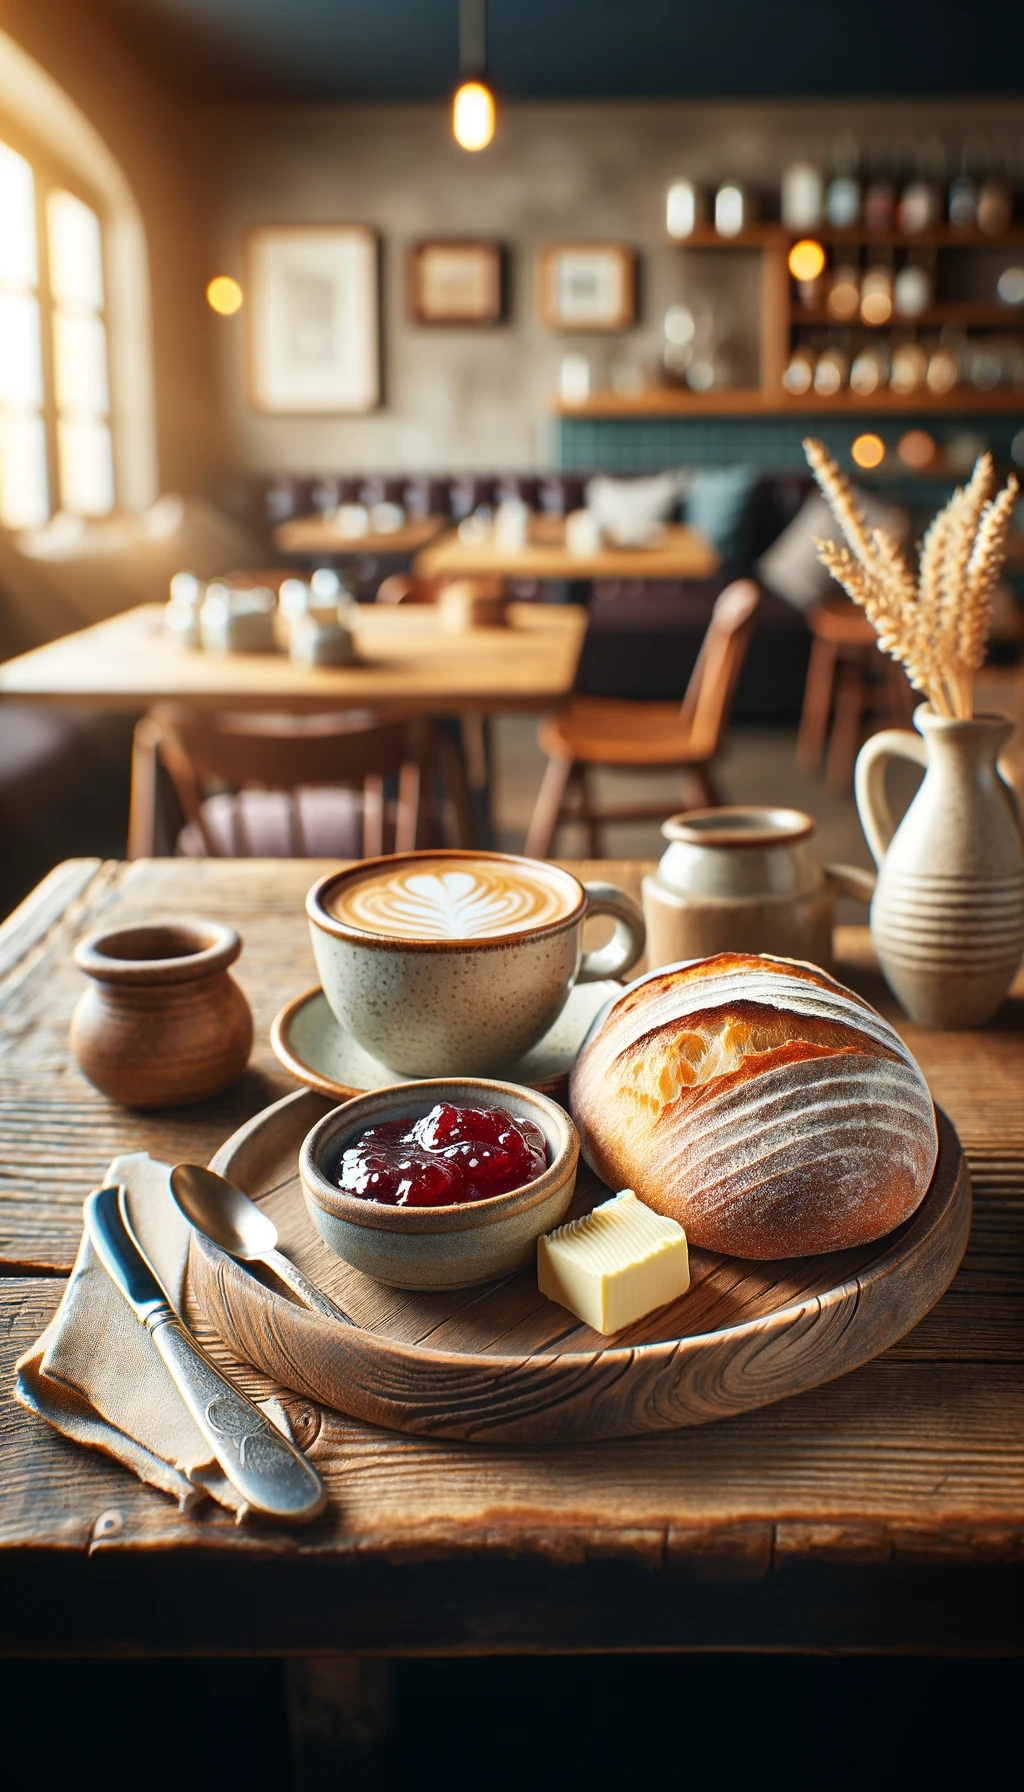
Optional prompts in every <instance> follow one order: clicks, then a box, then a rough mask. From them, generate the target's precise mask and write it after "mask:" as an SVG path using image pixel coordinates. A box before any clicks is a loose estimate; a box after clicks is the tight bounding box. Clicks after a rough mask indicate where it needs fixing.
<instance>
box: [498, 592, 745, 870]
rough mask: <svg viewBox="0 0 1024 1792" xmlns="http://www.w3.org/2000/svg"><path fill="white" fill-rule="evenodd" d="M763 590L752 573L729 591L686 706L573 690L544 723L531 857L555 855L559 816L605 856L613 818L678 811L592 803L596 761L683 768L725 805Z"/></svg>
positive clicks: (698, 787) (659, 816) (707, 796)
mask: <svg viewBox="0 0 1024 1792" xmlns="http://www.w3.org/2000/svg"><path fill="white" fill-rule="evenodd" d="M760 597H761V594H760V591H759V590H758V588H757V586H756V585H755V584H754V582H753V580H751V579H739V580H737V581H736V583H735V584H732V585H729V586H728V587H727V588H726V590H725V591H723V592H722V594H721V596H720V597H719V598H718V600H717V602H716V603H715V607H714V610H713V612H712V615H711V621H710V623H709V624H708V628H707V633H706V634H705V636H704V640H703V642H702V643H701V649H700V653H699V654H698V656H697V663H696V665H695V666H694V668H693V672H692V674H691V677H690V682H689V684H688V686H687V689H686V695H685V697H684V698H683V703H682V707H681V708H680V707H679V706H678V705H676V704H674V703H636V702H631V701H620V700H615V699H605V698H603V697H574V698H573V699H572V700H571V702H570V703H569V706H568V708H567V709H566V710H565V711H564V712H563V713H562V714H561V715H558V716H552V717H549V718H548V719H547V720H546V721H544V722H543V723H542V724H541V728H540V733H539V739H540V744H541V746H542V748H543V750H544V752H545V753H546V754H547V756H548V763H547V770H546V771H545V773H544V779H543V782H542V784H541V787H540V793H539V795H538V797H537V802H536V805H535V807H534V811H533V816H532V819H531V821H530V827H529V831H528V833H527V836H526V848H525V850H526V852H527V853H528V854H529V855H530V856H531V857H532V858H538V859H544V858H547V857H548V855H549V853H550V851H551V847H552V842H553V840H554V836H555V831H556V829H557V828H558V825H559V823H560V822H561V821H577V822H582V823H583V825H584V827H585V828H586V831H587V851H588V853H589V855H590V856H591V857H592V858H597V857H599V856H600V830H601V828H602V827H603V826H605V824H606V823H608V822H615V821H620V822H621V821H646V820H658V821H663V820H664V819H665V817H666V816H668V815H670V814H671V813H672V810H673V807H674V806H675V805H673V804H671V803H667V802H666V803H656V804H647V803H645V804H641V803H635V804H632V805H631V806H630V807H629V808H624V809H602V810H596V809H594V808H593V807H592V805H591V803H590V799H589V794H588V791H587V782H586V778H587V769H588V767H590V766H598V765H600V766H619V767H633V768H635V769H637V770H640V769H641V768H642V769H643V770H645V771H651V770H655V769H659V770H660V769H672V768H678V769H679V770H680V771H681V772H682V774H683V776H684V778H685V779H686V780H687V781H688V782H689V783H690V785H691V786H692V787H693V788H694V790H695V792H696V793H697V800H698V801H699V802H701V803H706V804H708V805H709V806H713V805H717V804H718V803H720V801H721V798H720V796H719V794H718V791H717V789H716V787H715V783H714V779H713V778H712V775H711V766H712V762H713V761H714V759H715V756H716V754H717V753H718V752H719V750H720V748H721V745H722V741H723V739H724V736H725V731H726V728H727V726H728V720H729V712H730V709H731V706H732V698H733V693H734V691H735V688H736V680H737V679H738V677H739V674H740V668H741V666H742V664H743V657H744V655H745V653H746V650H747V644H748V642H749V640H750V634H751V630H752V629H753V625H754V612H755V611H756V609H757V606H758V603H759V602H760ZM570 791H572V792H573V793H574V796H575V803H574V806H572V807H569V806H568V805H567V803H566V797H567V795H568V794H569V793H570Z"/></svg>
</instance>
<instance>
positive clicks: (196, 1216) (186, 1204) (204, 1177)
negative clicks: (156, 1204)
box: [171, 1164, 277, 1263]
mask: <svg viewBox="0 0 1024 1792" xmlns="http://www.w3.org/2000/svg"><path fill="white" fill-rule="evenodd" d="M171 1193H172V1195H173V1196H174V1199H175V1201H176V1202H177V1204H178V1206H179V1207H180V1208H181V1211H182V1213H183V1214H184V1215H185V1218H186V1219H187V1220H189V1221H191V1223H192V1225H193V1226H195V1227H196V1228H197V1229H198V1231H200V1232H204V1233H205V1234H206V1236H207V1238H210V1239H212V1240H213V1243H214V1244H219V1245H220V1247H221V1250H223V1251H227V1253H228V1255H229V1256H230V1257H239V1258H240V1259H241V1260H242V1262H243V1263H255V1262H258V1261H259V1259H260V1258H261V1257H265V1256H266V1255H267V1253H268V1252H269V1251H274V1250H276V1249H277V1227H276V1226H275V1224H274V1222H273V1220H272V1219H270V1218H269V1216H268V1215H267V1214H265V1213H263V1212H262V1211H261V1209H260V1208H258V1207H257V1205H256V1203H255V1201H252V1200H250V1198H249V1196H248V1195H247V1194H244V1193H243V1191H242V1190H241V1189H240V1188H236V1186H235V1184H234V1183H233V1182H229V1181H228V1179H227V1177H226V1176H218V1174H217V1172H216V1170H208V1169H206V1168H205V1167H204V1166H203V1165H202V1164H175V1166H174V1169H173V1170H172V1171H171Z"/></svg>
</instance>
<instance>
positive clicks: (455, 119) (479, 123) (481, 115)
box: [452, 81, 494, 149]
mask: <svg viewBox="0 0 1024 1792" xmlns="http://www.w3.org/2000/svg"><path fill="white" fill-rule="evenodd" d="M452 131H453V132H454V135H455V141H456V143H457V144H458V145H459V147H460V148H461V149H486V148H487V145H488V143H489V142H490V141H491V138H492V137H493V136H494V95H493V94H492V92H491V90H490V88H489V87H485V86H484V84H483V82H482V81H463V83H462V86H461V87H460V88H459V90H458V92H457V93H456V95H455V100H454V103H453V105H452Z"/></svg>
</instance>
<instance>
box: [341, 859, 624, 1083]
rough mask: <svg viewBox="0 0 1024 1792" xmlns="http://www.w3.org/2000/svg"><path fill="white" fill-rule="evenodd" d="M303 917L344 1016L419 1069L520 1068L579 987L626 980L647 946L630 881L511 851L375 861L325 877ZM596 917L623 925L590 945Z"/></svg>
mask: <svg viewBox="0 0 1024 1792" xmlns="http://www.w3.org/2000/svg"><path fill="white" fill-rule="evenodd" d="M306 913H307V915H308V917H309V922H310V934H311V936H312V941H313V953H314V956H315V958H316V963H317V969H318V971H319V973H320V981H321V983H322V985H323V991H324V994H325V996H326V997H327V1000H328V1002H329V1004H330V1007H331V1009H332V1012H333V1013H334V1016H335V1018H336V1020H338V1021H339V1022H340V1024H341V1025H342V1026H343V1027H345V1028H347V1029H348V1031H350V1032H351V1033H352V1034H354V1036H355V1038H356V1039H357V1040H358V1041H359V1043H360V1045H361V1046H363V1047H364V1049H365V1050H366V1051H368V1052H370V1053H371V1054H372V1055H373V1056H374V1057H375V1058H378V1059H380V1060H381V1061H382V1062H383V1063H384V1064H387V1065H388V1066H389V1067H390V1068H391V1069H392V1070H394V1071H396V1072H397V1073H398V1074H399V1075H401V1076H409V1077H422V1076H476V1075H485V1074H486V1075H490V1074H492V1073H497V1072H500V1071H503V1070H507V1069H510V1068H511V1067H512V1066H513V1065H514V1064H515V1063H516V1062H517V1061H518V1059H519V1058H521V1057H523V1055H524V1054H525V1053H526V1052H528V1051H529V1050H530V1048H531V1047H532V1046H534V1045H536V1044H537V1043H538V1041H539V1040H541V1039H543V1037H544V1035H545V1033H546V1032H547V1031H548V1029H549V1028H550V1027H552V1026H553V1025H554V1023H555V1021H556V1020H557V1019H558V1016H559V1015H560V1014H561V1012H562V1009H563V1008H564V1007H565V1004H566V1002H567V1001H568V999H569V994H570V991H571V990H572V988H573V986H574V984H576V983H594V982H597V981H599V980H600V979H602V978H605V977H618V976H621V975H623V974H624V973H625V972H626V971H628V970H629V969H630V968H631V966H632V965H634V964H635V963H636V961H637V959H638V958H639V957H640V954H641V952H642V951H643V949H644V923H643V916H642V915H641V913H640V910H639V908H638V907H637V905H636V903H635V902H633V901H632V899H631V898H630V897H629V896H627V895H626V893H625V891H624V890H619V889H617V888H616V887H615V885H614V884H604V883H591V884H582V883H580V882H579V880H578V878H575V877H573V876H572V874H571V872H568V871H564V870H562V868H561V867H560V866H558V865H551V864H548V863H546V862H543V861H541V860H539V859H527V858H520V857H517V856H516V855H515V854H513V853H501V852H471V851H450V852H441V851H438V852H408V853H393V854H389V855H388V856H387V857H385V858H380V859H366V860H363V862H362V863H361V864H359V865H355V866H352V867H351V868H350V869H349V870H347V871H334V872H330V873H329V874H328V875H327V876H326V877H322V878H321V879H320V880H319V882H318V883H315V884H314V885H313V888H312V889H311V890H310V892H309V895H308V897H307V898H306ZM593 915H610V916H611V917H612V919H613V920H614V922H615V931H614V933H613V935H612V938H611V940H610V941H609V942H608V944H607V945H606V946H602V947H601V948H600V949H599V950H597V951H592V952H584V951H583V947H582V935H583V923H584V921H585V920H586V919H587V918H588V917H590V916H593Z"/></svg>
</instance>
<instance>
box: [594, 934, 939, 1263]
mask: <svg viewBox="0 0 1024 1792" xmlns="http://www.w3.org/2000/svg"><path fill="white" fill-rule="evenodd" d="M569 1094H570V1105H571V1108H572V1114H573V1118H574V1120H575V1121H576V1125H577V1127H578V1128H579V1132H580V1137H581V1140H582V1143H583V1150H584V1153H585V1155H586V1157H587V1159H588V1160H589V1162H590V1163H591V1164H592V1165H593V1166H594V1168H595V1169H596V1170H597V1172H598V1174H599V1175H600V1176H601V1177H602V1178H603V1180H604V1181H605V1182H606V1183H607V1184H608V1186H609V1187H610V1188H627V1187H628V1188H633V1189H635V1190H636V1192H637V1194H638V1195H639V1196H640V1199H641V1200H642V1201H645V1202H646V1203H647V1205H648V1206H649V1207H653V1208H654V1210H655V1211H656V1212H657V1213H666V1214H669V1215H670V1216H671V1217H672V1219H674V1220H678V1221H679V1223H680V1225H681V1226H683V1227H684V1228H685V1231H686V1235H687V1238H688V1239H689V1241H690V1243H691V1244H695V1245H701V1246H703V1247H704V1248H705V1249H706V1250H712V1251H724V1252H726V1253H728V1254H729V1255H732V1256H737V1257H762V1258H769V1257H796V1256H806V1255H809V1254H811V1253H813V1252H818V1251H839V1250H844V1249H846V1248H848V1247H849V1246H851V1245H858V1244H866V1243H868V1242H869V1241H870V1240H871V1239H875V1238H881V1237H882V1235H883V1234H884V1233H886V1232H891V1231H892V1229H893V1227H894V1226H898V1225H899V1224H900V1223H901V1221H903V1220H905V1219H907V1218H908V1217H909V1215H910V1214H912V1213H913V1211H914V1209H915V1208H916V1207H917V1206H918V1204H919V1202H920V1201H921V1200H922V1198H923V1196H924V1193H925V1191H926V1189H927V1187H928V1184H929V1182H930V1180H931V1175H932V1171H933V1170H934V1168H935V1159H936V1155H937V1152H938V1136H937V1133H936V1126H935V1110H934V1108H933V1106H932V1100H931V1096H930V1095H929V1093H928V1089H927V1086H926V1084H925V1080H924V1078H923V1076H922V1075H921V1072H920V1070H919V1069H918V1067H917V1065H916V1063H915V1062H914V1059H913V1058H912V1057H911V1055H910V1053H909V1052H908V1050H907V1048H906V1046H905V1045H904V1044H903V1041H902V1040H901V1039H900V1037H899V1035H898V1034H897V1033H896V1032H895V1031H894V1030H893V1028H892V1027H891V1026H890V1025H889V1024H888V1022H887V1021H885V1020H883V1019H882V1016H881V1015H880V1014H878V1013H876V1011H875V1009H874V1008H872V1007H871V1006H870V1005H869V1003H867V1002H865V1001H862V1000H861V998H860V996H857V995H854V993H853V991H852V990H849V989H845V988H844V987H843V985H842V984H841V983H837V982H835V980H834V979H833V978H831V977H829V976H827V975H826V974H825V972H824V971H820V970H818V969H817V968H816V967H815V966H814V965H809V964H797V963H794V962H793V961H792V960H791V959H785V958H767V957H764V958H759V957H755V956H753V955H752V954H747V953H738V952H736V953H733V952H723V953H720V954H718V956H717V957H714V958H705V959H701V960H700V961H699V962H698V963H696V964H692V965H688V966H685V967H683V968H681V969H678V970H666V971H658V972H656V973H655V974H654V975H653V976H652V977H647V978H644V979H642V980H641V981H640V982H638V983H635V984H633V985H632V987H631V988H630V989H628V990H626V992H625V993H624V994H623V995H622V996H621V998H620V999H619V1000H618V1001H617V1002H616V1003H615V1005H614V1007H613V1008H612V1009H611V1010H610V1011H609V1013H608V1015H607V1016H606V1018H605V1020H604V1021H603V1022H602V1024H601V1026H600V1027H599V1028H598V1029H597V1031H596V1032H595V1033H594V1034H593V1035H592V1036H591V1038H590V1039H589V1040H588V1041H587V1043H586V1044H585V1045H584V1048H583V1050H582V1052H581V1053H580V1055H579V1057H578V1059H577V1060H576V1064H575V1067H574V1069H573V1072H572V1078H571V1081H570V1086H569Z"/></svg>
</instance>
